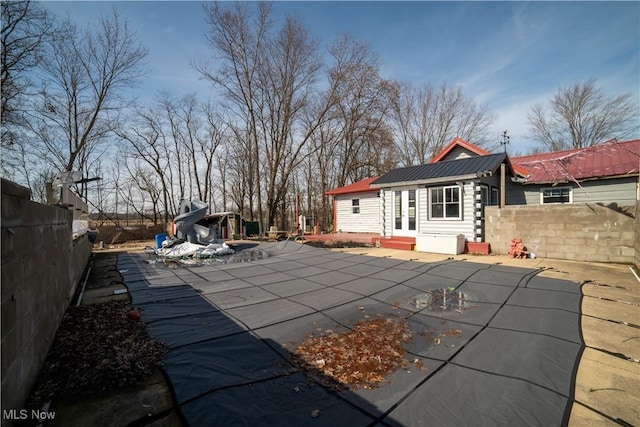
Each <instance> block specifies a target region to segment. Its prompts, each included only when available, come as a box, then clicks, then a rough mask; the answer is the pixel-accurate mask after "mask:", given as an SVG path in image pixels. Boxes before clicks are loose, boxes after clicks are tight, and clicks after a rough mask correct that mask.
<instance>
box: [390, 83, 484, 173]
mask: <svg viewBox="0 0 640 427" xmlns="http://www.w3.org/2000/svg"><path fill="white" fill-rule="evenodd" d="M395 101H396V102H395V104H394V108H393V113H394V115H393V117H394V123H395V128H396V134H397V144H398V149H399V151H400V155H401V160H402V164H403V165H404V166H411V165H415V164H423V163H427V162H428V161H429V160H430V159H431V158H432V157H433V156H434V155H435V154H437V153H438V152H439V151H440V150H442V148H443V147H444V146H445V145H446V144H447V142H449V141H450V140H451V139H453V138H454V137H456V136H458V137H460V138H463V139H466V140H468V141H471V142H473V143H474V144H476V145H480V146H483V145H486V143H487V142H488V141H489V135H488V131H489V127H490V126H491V125H492V124H493V123H494V121H495V115H494V114H492V113H491V112H490V111H489V110H488V109H487V107H486V106H479V105H477V104H476V103H475V102H474V101H473V100H472V99H470V98H467V97H466V96H464V94H463V92H462V88H461V87H459V86H456V87H449V86H447V85H446V84H444V83H443V84H442V85H441V86H440V87H437V88H436V87H434V86H432V85H431V84H427V85H423V86H420V87H414V86H411V85H408V84H405V85H403V86H402V88H401V90H400V91H399V93H398V96H397V97H396V98H395Z"/></svg>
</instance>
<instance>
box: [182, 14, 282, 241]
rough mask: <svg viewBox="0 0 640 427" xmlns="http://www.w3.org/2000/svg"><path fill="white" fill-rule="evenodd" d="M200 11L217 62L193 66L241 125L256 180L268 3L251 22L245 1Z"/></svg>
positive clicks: (258, 194)
mask: <svg viewBox="0 0 640 427" xmlns="http://www.w3.org/2000/svg"><path fill="white" fill-rule="evenodd" d="M204 11H205V14H206V19H207V23H208V25H209V31H208V32H207V34H206V39H207V41H208V43H209V45H210V46H211V47H212V48H213V49H214V50H215V51H217V54H218V57H219V58H220V60H221V65H220V67H219V68H218V69H217V70H215V71H212V70H210V69H209V65H208V64H207V63H197V64H194V66H195V67H196V69H197V70H198V71H199V72H200V73H201V74H202V76H203V77H204V78H205V79H207V80H209V81H211V82H212V83H213V84H214V85H217V86H219V87H220V88H222V91H223V93H224V95H225V97H226V99H227V100H228V102H229V104H228V108H229V111H230V112H232V113H233V114H234V116H235V118H236V119H237V121H238V123H244V124H245V128H246V137H247V142H248V143H247V144H245V147H246V148H247V152H246V153H245V155H246V156H247V157H249V156H251V158H252V159H255V161H253V162H251V163H247V167H248V168H251V169H252V173H253V174H255V177H256V180H257V182H259V181H260V176H261V171H260V165H259V164H258V162H257V159H259V158H260V141H259V139H258V138H259V129H258V126H259V125H258V122H259V116H258V115H259V114H260V112H261V111H262V104H261V100H260V97H259V95H258V93H257V90H258V89H257V88H256V86H257V82H256V79H257V78H258V71H259V70H258V69H259V67H260V63H261V55H262V52H263V49H264V45H265V44H266V37H267V31H268V29H269V26H270V23H269V19H268V15H269V6H268V5H267V4H266V3H260V4H259V6H258V13H257V17H256V18H255V20H253V21H252V19H251V13H250V9H249V5H248V4H246V3H234V7H233V9H231V8H228V9H227V8H223V7H221V6H220V5H219V4H218V3H206V4H205V5H204ZM255 189H256V192H257V198H258V216H259V217H260V219H261V220H260V233H261V234H262V231H263V224H262V218H263V211H262V194H261V187H260V185H257V186H256V187H255Z"/></svg>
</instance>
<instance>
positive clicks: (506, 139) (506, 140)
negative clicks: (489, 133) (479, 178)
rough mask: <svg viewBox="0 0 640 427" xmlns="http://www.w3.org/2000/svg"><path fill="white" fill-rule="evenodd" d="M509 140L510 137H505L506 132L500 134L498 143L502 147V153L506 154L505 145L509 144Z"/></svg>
mask: <svg viewBox="0 0 640 427" xmlns="http://www.w3.org/2000/svg"><path fill="white" fill-rule="evenodd" d="M509 138H510V136H509V135H507V131H506V130H505V131H504V132H503V133H502V141H500V145H502V146H504V152H505V153H506V152H507V144H509Z"/></svg>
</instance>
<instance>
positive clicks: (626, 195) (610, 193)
mask: <svg viewBox="0 0 640 427" xmlns="http://www.w3.org/2000/svg"><path fill="white" fill-rule="evenodd" d="M636 183H637V178H635V177H627V178H612V179H603V180H598V181H586V182H583V183H581V184H580V187H578V185H576V184H575V183H573V184H570V183H563V184H558V186H559V187H567V186H571V187H572V188H573V203H603V204H609V203H617V204H618V205H619V206H633V205H635V203H636V185H637V184H636ZM548 187H551V184H539V185H535V184H531V185H523V186H520V185H519V184H511V185H508V186H507V204H509V205H519V204H526V205H539V204H540V189H542V188H548ZM581 187H582V188H581Z"/></svg>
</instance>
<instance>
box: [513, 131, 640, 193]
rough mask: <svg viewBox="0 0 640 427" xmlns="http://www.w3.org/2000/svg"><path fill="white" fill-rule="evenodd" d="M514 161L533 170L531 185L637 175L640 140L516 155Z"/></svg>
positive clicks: (528, 180) (529, 179) (530, 171)
mask: <svg viewBox="0 0 640 427" xmlns="http://www.w3.org/2000/svg"><path fill="white" fill-rule="evenodd" d="M511 162H512V163H513V165H514V166H519V167H522V168H525V169H526V170H527V171H529V177H528V178H527V181H526V182H527V183H530V184H531V183H551V182H568V181H574V180H575V181H580V180H585V179H596V178H604V177H613V176H620V175H637V174H638V169H639V166H640V164H639V162H640V139H635V140H632V141H623V142H604V143H602V144H597V145H594V146H591V147H587V148H579V149H574V150H565V151H555V152H552V153H541V154H532V155H529V156H521V157H514V158H512V159H511Z"/></svg>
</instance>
